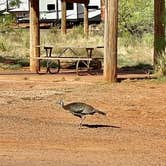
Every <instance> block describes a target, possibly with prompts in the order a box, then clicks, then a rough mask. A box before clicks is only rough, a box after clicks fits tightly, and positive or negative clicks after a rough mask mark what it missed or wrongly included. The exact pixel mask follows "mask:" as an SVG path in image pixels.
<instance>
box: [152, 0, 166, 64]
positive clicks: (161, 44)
mask: <svg viewBox="0 0 166 166" xmlns="http://www.w3.org/2000/svg"><path fill="white" fill-rule="evenodd" d="M164 15H165V0H154V65H157V61H158V60H157V59H158V58H159V57H160V55H161V54H162V53H163V52H165V23H164Z"/></svg>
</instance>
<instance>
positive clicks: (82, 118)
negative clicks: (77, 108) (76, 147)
mask: <svg viewBox="0 0 166 166" xmlns="http://www.w3.org/2000/svg"><path fill="white" fill-rule="evenodd" d="M85 118H86V117H85V116H83V117H81V122H80V125H79V129H81V127H82V122H83V120H85Z"/></svg>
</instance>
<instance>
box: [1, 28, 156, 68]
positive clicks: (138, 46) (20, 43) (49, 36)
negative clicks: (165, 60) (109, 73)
mask: <svg viewBox="0 0 166 166" xmlns="http://www.w3.org/2000/svg"><path fill="white" fill-rule="evenodd" d="M99 27H100V28H101V31H103V27H102V26H101V25H99ZM40 33H41V34H40V36H41V45H53V46H54V47H55V48H56V49H55V48H54V50H53V52H54V53H58V52H59V51H60V49H58V46H59V45H70V46H72V45H74V46H75V45H79V46H80V45H81V46H82V45H103V43H104V37H103V33H98V31H97V33H94V32H93V33H90V36H89V38H88V39H86V38H85V37H84V34H83V27H82V26H78V27H74V28H73V29H70V30H68V33H67V35H62V34H61V33H60V30H59V29H58V28H57V27H54V28H51V29H41V31H40ZM151 36H152V35H149V36H148V35H146V36H145V37H143V38H142V39H139V40H138V39H133V38H132V37H129V38H119V41H118V44H119V47H118V55H119V56H118V65H119V66H126V65H127V66H131V65H137V64H139V63H145V64H151V63H152V55H153V53H152V44H153V40H152V37H151ZM79 52H80V54H85V52H84V51H83V50H79ZM103 52H104V50H103V49H98V50H96V51H95V54H96V55H97V56H103V54H104V53H103ZM41 53H44V50H41ZM0 57H5V58H8V57H10V58H11V57H12V58H14V59H26V60H27V61H29V60H28V58H29V29H13V30H11V31H8V32H6V33H1V35H0ZM0 63H3V62H2V61H0ZM4 65H5V64H0V66H1V67H2V66H4ZM3 68H4V67H3ZM6 68H8V67H6Z"/></svg>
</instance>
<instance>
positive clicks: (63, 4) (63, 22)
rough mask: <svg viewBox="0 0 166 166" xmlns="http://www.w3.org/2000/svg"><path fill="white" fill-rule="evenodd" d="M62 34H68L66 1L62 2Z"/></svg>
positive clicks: (62, 0)
mask: <svg viewBox="0 0 166 166" xmlns="http://www.w3.org/2000/svg"><path fill="white" fill-rule="evenodd" d="M61 10H62V17H61V33H62V34H66V0H61Z"/></svg>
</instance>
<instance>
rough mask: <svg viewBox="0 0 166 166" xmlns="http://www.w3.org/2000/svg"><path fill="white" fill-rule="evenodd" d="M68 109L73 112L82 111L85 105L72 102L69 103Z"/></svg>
mask: <svg viewBox="0 0 166 166" xmlns="http://www.w3.org/2000/svg"><path fill="white" fill-rule="evenodd" d="M65 107H66V109H67V110H69V111H71V112H73V113H82V112H83V110H84V108H85V106H84V105H83V104H82V103H70V104H67V105H66V106H65Z"/></svg>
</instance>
